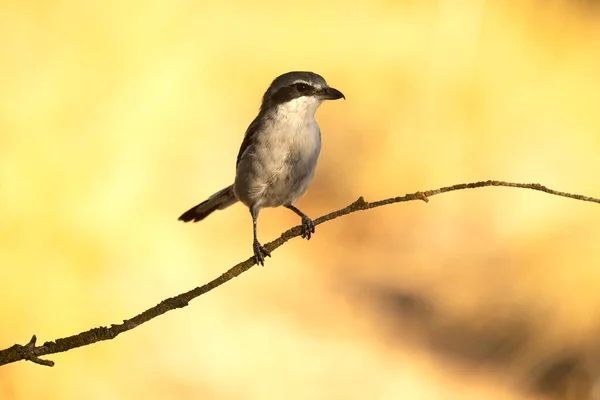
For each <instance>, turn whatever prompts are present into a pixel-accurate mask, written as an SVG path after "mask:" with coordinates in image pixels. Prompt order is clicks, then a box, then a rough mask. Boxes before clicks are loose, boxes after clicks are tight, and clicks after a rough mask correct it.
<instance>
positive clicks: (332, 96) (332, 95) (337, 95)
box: [321, 87, 346, 100]
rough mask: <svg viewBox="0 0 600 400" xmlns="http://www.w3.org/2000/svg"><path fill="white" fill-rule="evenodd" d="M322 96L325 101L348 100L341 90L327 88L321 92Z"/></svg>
mask: <svg viewBox="0 0 600 400" xmlns="http://www.w3.org/2000/svg"><path fill="white" fill-rule="evenodd" d="M321 96H323V99H325V100H337V99H344V100H346V96H344V93H342V92H340V91H339V90H337V89H334V88H332V87H327V88H325V89H323V90H322V91H321Z"/></svg>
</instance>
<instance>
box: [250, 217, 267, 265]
mask: <svg viewBox="0 0 600 400" xmlns="http://www.w3.org/2000/svg"><path fill="white" fill-rule="evenodd" d="M250 214H252V225H253V228H254V243H253V245H252V248H253V249H254V262H255V263H256V264H259V265H262V266H264V265H265V256H269V257H271V252H270V251H269V250H267V248H266V247H265V246H263V245H262V244H260V243H259V241H258V237H257V234H256V221H257V220H258V210H256V211H255V210H254V209H253V208H252V207H251V208H250Z"/></svg>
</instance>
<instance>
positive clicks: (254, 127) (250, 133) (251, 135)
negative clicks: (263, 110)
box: [235, 113, 264, 167]
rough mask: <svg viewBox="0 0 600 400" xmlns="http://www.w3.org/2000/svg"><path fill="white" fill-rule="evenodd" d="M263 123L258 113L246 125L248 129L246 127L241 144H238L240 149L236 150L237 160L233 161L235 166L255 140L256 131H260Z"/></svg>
mask: <svg viewBox="0 0 600 400" xmlns="http://www.w3.org/2000/svg"><path fill="white" fill-rule="evenodd" d="M263 125H264V118H263V117H262V116H261V114H260V113H259V114H258V115H257V116H256V118H254V121H252V123H251V124H250V126H248V129H246V134H245V135H244V140H243V141H242V145H241V146H240V151H239V152H238V156H237V161H236V163H235V166H236V167H237V165H238V164H239V163H240V160H241V158H242V156H243V155H244V153H245V152H246V150H248V149H249V148H250V147H252V145H253V144H254V143H255V142H256V136H257V134H258V132H260V131H261V129H262V128H263Z"/></svg>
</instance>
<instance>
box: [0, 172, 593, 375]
mask: <svg viewBox="0 0 600 400" xmlns="http://www.w3.org/2000/svg"><path fill="white" fill-rule="evenodd" d="M486 186H505V187H515V188H522V189H531V190H537V191H540V192H544V193H548V194H552V195H556V196H562V197H568V198H570V199H575V200H581V201H588V202H593V203H598V204H600V199H597V198H594V197H588V196H582V195H579V194H571V193H565V192H559V191H556V190H552V189H548V188H547V187H545V186H542V185H540V184H537V183H511V182H502V181H481V182H474V183H463V184H458V185H454V186H447V187H443V188H440V189H435V190H427V191H424V192H416V193H413V194H407V195H405V196H402V197H393V198H389V199H385V200H379V201H374V202H367V201H365V200H364V198H362V197H360V198H359V199H358V200H356V201H355V202H354V203H352V204H350V205H349V206H347V207H345V208H342V209H341V210H337V211H334V212H332V213H329V214H326V215H323V216H322V217H319V218H317V219H316V220H314V223H315V225H319V224H322V223H324V222H327V221H330V220H332V219H335V218H338V217H341V216H343V215H347V214H351V213H354V212H357V211H362V210H368V209H371V208H376V207H381V206H385V205H388V204H393V203H401V202H405V201H412V200H423V201H425V202H428V201H429V197H431V196H435V195H438V194H441V193H446V192H453V191H455V190H463V189H475V188H480V187H486ZM300 234H301V227H300V226H296V227H294V228H292V229H289V230H287V231H286V232H284V233H283V234H282V235H281V236H280V237H279V238H277V239H275V240H274V241H272V242H270V243H267V244H266V245H265V247H266V248H267V249H268V250H269V251H271V252H273V251H274V250H275V249H277V248H278V247H280V246H281V245H283V244H284V243H285V242H287V241H288V240H290V239H292V238H294V237H296V236H300ZM253 265H255V263H254V257H250V258H248V259H247V260H246V261H242V262H240V263H239V264H237V265H235V266H234V267H232V268H231V269H230V270H229V271H227V272H225V273H224V274H223V275H221V276H219V277H218V278H216V279H214V280H212V281H210V282H208V283H207V284H205V285H202V286H200V287H196V288H195V289H192V290H190V291H188V292H185V293H182V294H180V295H178V296H175V297H171V298H168V299H166V300H163V301H161V302H160V303H159V304H158V305H156V306H154V307H152V308H150V309H148V310H146V311H144V312H142V313H141V314H139V315H136V316H135V317H133V318H131V319H127V320H124V321H123V323H122V324H113V325H111V327H110V328H107V327H99V328H93V329H91V330H89V331H86V332H81V333H79V334H77V335H73V336H69V337H66V338H62V339H56V340H55V341H53V342H46V343H44V344H43V345H41V346H36V345H35V342H36V337H35V335H34V336H33V337H32V338H31V340H30V341H29V343H27V344H26V345H24V346H23V345H19V344H15V345H14V346H11V347H9V348H7V349H4V350H0V365H5V364H9V363H13V362H15V361H19V360H29V361H32V362H34V363H36V364H40V365H46V366H50V367H51V366H53V365H54V362H53V361H49V360H43V359H40V358H39V357H40V356H44V355H48V354H55V353H60V352H64V351H68V350H71V349H74V348H77V347H81V346H87V345H90V344H92V343H96V342H99V341H102V340H110V339H113V338H115V337H116V336H117V335H119V334H121V333H123V332H127V331H129V330H131V329H133V328H135V327H137V326H139V325H141V324H143V323H145V322H148V321H150V320H151V319H153V318H156V317H158V316H159V315H162V314H164V313H166V312H167V311H171V310H174V309H177V308H183V307H185V306H187V305H188V303H189V302H190V301H191V300H193V299H195V298H196V297H199V296H201V295H203V294H205V293H207V292H210V291H211V290H213V289H214V288H216V287H218V286H221V285H222V284H224V283H225V282H227V281H230V280H231V279H233V278H235V277H236V276H238V275H240V274H241V273H243V272H246V271H247V270H249V269H250V268H252V266H253Z"/></svg>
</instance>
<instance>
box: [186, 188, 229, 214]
mask: <svg viewBox="0 0 600 400" xmlns="http://www.w3.org/2000/svg"><path fill="white" fill-rule="evenodd" d="M237 201H238V200H237V198H236V197H235V195H234V194H233V185H231V186H228V187H226V188H225V189H222V190H219V191H218V192H217V193H215V194H213V195H212V196H210V197H209V198H208V200H205V201H203V202H202V203H200V204H198V205H197V206H194V207H192V208H190V209H189V210H187V211H186V212H184V213H183V214H181V217H179V220H180V221H183V222H190V221H192V222H198V221H202V220H203V219H204V218H206V217H208V216H209V215H210V214H211V213H212V212H213V211H216V210H222V209H224V208H227V207H229V206H231V205H233V204H235V203H236V202H237Z"/></svg>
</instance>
